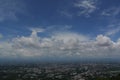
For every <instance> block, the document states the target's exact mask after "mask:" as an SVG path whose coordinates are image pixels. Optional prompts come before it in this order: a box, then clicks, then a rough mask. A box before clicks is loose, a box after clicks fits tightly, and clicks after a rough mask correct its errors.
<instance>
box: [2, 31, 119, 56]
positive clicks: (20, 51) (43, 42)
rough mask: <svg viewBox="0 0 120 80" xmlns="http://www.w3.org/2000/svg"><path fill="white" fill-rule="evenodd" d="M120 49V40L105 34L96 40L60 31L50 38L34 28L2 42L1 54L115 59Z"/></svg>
mask: <svg viewBox="0 0 120 80" xmlns="http://www.w3.org/2000/svg"><path fill="white" fill-rule="evenodd" d="M33 34H34V35H33ZM119 52H120V40H118V41H117V42H114V41H112V40H111V39H110V38H109V37H107V36H104V35H98V36H97V37H96V39H95V40H94V39H91V38H89V37H88V36H85V35H81V34H77V33H73V32H59V33H54V34H52V35H51V36H49V37H39V36H38V35H37V32H36V33H34V30H33V31H32V33H31V35H30V36H27V37H25V36H22V37H16V38H13V39H12V40H11V41H9V42H8V41H2V42H0V55H1V57H23V58H24V57H27V58H31V57H33V58H34V57H40V58H41V57H48V56H51V57H56V58H57V57H58V58H59V57H80V58H83V57H86V58H92V57H94V58H103V57H113V58H115V57H118V56H120V54H119Z"/></svg>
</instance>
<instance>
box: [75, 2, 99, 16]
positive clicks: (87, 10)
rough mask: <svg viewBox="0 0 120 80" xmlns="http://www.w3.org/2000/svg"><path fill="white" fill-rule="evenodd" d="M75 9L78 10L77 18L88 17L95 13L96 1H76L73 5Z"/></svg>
mask: <svg viewBox="0 0 120 80" xmlns="http://www.w3.org/2000/svg"><path fill="white" fill-rule="evenodd" d="M74 6H75V7H77V8H79V9H80V11H79V16H81V15H85V16H87V17H89V16H90V14H91V13H93V12H95V10H96V9H97V1H96V0H78V2H76V3H75V4H74Z"/></svg>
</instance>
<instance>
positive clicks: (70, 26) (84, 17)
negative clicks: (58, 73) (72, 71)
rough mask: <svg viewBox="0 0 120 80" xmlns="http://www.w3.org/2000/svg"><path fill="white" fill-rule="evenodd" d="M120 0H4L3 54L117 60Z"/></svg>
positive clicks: (0, 22) (0, 14)
mask: <svg viewBox="0 0 120 80" xmlns="http://www.w3.org/2000/svg"><path fill="white" fill-rule="evenodd" d="M119 34H120V0H0V58H3V59H7V58H11V59H12V58H16V59H22V58H24V59H26V58H30V59H31V58H38V59H39V58H40V59H41V58H48V57H49V58H56V59H57V58H60V59H63V58H64V59H68V58H69V59H73V58H78V59H82V58H84V59H88V58H98V59H102V58H110V59H113V58H119V57H120V35H119Z"/></svg>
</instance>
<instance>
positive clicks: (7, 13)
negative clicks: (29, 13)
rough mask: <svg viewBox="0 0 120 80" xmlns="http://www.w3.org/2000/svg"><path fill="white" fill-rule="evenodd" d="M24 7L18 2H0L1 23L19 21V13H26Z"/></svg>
mask: <svg viewBox="0 0 120 80" xmlns="http://www.w3.org/2000/svg"><path fill="white" fill-rule="evenodd" d="M24 10H25V9H24V5H23V3H22V2H20V1H18V0H0V21H4V20H17V15H16V14H17V13H23V12H24Z"/></svg>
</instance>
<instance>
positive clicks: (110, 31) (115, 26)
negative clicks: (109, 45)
mask: <svg viewBox="0 0 120 80" xmlns="http://www.w3.org/2000/svg"><path fill="white" fill-rule="evenodd" d="M119 32H120V24H119V23H118V22H115V23H112V24H110V25H108V26H107V29H106V30H105V35H106V36H115V34H118V33H119Z"/></svg>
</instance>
